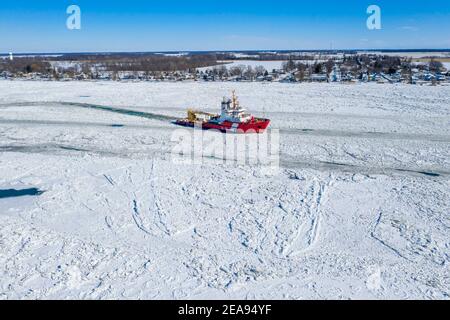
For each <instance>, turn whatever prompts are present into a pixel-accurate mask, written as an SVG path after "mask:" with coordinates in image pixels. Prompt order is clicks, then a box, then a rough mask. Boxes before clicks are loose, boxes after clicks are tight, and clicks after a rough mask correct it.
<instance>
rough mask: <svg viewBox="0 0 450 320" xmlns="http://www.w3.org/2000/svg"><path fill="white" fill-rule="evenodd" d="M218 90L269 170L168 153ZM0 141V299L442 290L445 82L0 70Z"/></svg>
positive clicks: (448, 207) (448, 108)
mask: <svg viewBox="0 0 450 320" xmlns="http://www.w3.org/2000/svg"><path fill="white" fill-rule="evenodd" d="M232 89H236V91H237V93H238V95H239V96H240V98H241V103H242V104H243V105H245V106H246V107H247V108H248V109H250V111H252V112H253V113H255V114H257V115H260V116H263V115H265V116H267V117H269V118H271V119H272V128H274V129H280V166H281V167H280V170H279V171H277V172H271V173H268V172H267V171H266V170H264V168H262V167H258V166H250V165H236V164H234V163H231V164H230V163H226V164H218V163H217V162H213V161H206V160H205V161H204V162H203V163H202V164H195V165H194V164H192V165H188V164H184V165H182V164H177V163H174V162H173V161H172V157H171V155H170V152H171V149H172V148H173V143H172V142H171V141H170V140H171V136H172V134H173V132H174V130H176V129H178V128H176V127H174V126H173V125H172V124H171V123H170V119H171V117H182V116H184V114H185V109H186V108H187V107H192V106H195V107H197V108H199V109H206V110H210V111H217V109H218V103H219V102H220V100H221V97H222V96H223V95H227V94H229V93H230V91H231V90H232ZM95 106H104V107H107V108H109V109H106V108H103V109H100V108H98V107H95ZM113 107H114V108H113ZM123 109H126V110H134V111H138V112H137V113H134V114H126V113H125V111H124V110H123ZM0 152H1V153H0V172H1V174H0V298H2V299H15V298H26V299H36V298H38V299H55V298H56V299H71V298H83V299H112V298H123V299H134V298H142V299H202V298H203V299H204V298H206V299H214V298H222V299H231V298H243V299H270V298H276V299H348V298H352V299H359V298H369V299H418V298H419V299H421V298H425V299H449V294H450V272H449V263H450V239H449V234H450V215H449V214H450V201H449V193H450V179H449V177H450V87H449V86H447V87H444V86H436V87H428V86H420V87H419V86H408V85H378V84H361V85H342V84H336V85H332V84H301V85H299V84H296V85H289V84H276V83H273V84H261V83H239V84H237V83H167V82H166V83H114V82H92V83H89V82H67V83H60V82H20V81H16V82H10V81H0ZM32 188H37V189H39V190H41V191H43V193H42V194H40V195H35V196H22V197H14V193H15V192H16V191H17V190H24V189H32ZM11 189H13V190H12V191H11ZM6 190H10V191H8V192H7V191H6ZM14 190H16V191H14Z"/></svg>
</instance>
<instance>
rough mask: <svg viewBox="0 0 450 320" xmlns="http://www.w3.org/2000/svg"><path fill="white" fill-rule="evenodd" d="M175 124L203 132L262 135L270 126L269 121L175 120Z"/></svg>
mask: <svg viewBox="0 0 450 320" xmlns="http://www.w3.org/2000/svg"><path fill="white" fill-rule="evenodd" d="M175 123H176V124H178V125H180V126H184V127H195V126H196V125H197V126H198V127H201V128H202V129H203V130H218V131H221V132H231V133H262V132H264V131H265V130H266V129H267V127H268V126H269V124H270V120H269V119H253V120H251V121H248V122H230V121H224V122H221V123H219V122H214V121H209V122H197V123H196V122H192V121H189V120H186V119H184V120H177V121H176V122H175Z"/></svg>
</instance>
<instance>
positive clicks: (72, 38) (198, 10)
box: [0, 0, 450, 53]
mask: <svg viewBox="0 0 450 320" xmlns="http://www.w3.org/2000/svg"><path fill="white" fill-rule="evenodd" d="M71 4H76V5H78V6H79V7H80V8H81V11H82V17H81V18H82V29H81V30H68V29H67V28H66V19H67V17H68V15H67V14H66V9H67V7H68V6H69V5H71ZM371 4H376V5H378V6H380V7H381V10H382V29H381V30H368V29H367V27H366V20H367V18H368V15H367V14H366V10H367V7H368V6H369V5H371ZM331 46H333V48H335V49H352V48H372V49H379V48H386V49H389V48H401V49H411V48H450V1H449V0H433V1H424V0H409V1H406V0H371V1H366V0H344V1H336V0H334V1H333V0H320V1H302V0H292V1H291V0H284V1H281V0H278V1H274V0H259V1H254V0H240V1H238V0H226V1H224V0H221V1H215V0H209V1H205V0H191V1H189V0H183V1H181V0H166V1H153V0H127V1H112V0H110V1H106V0H70V1H69V0H1V3H0V52H23V53H25V52H94V51H97V52H98V51H184V50H257V49H329V48H330V47H331Z"/></svg>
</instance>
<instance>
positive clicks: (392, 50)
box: [0, 48, 450, 55]
mask: <svg viewBox="0 0 450 320" xmlns="http://www.w3.org/2000/svg"><path fill="white" fill-rule="evenodd" d="M342 51H371V52H376V51H381V52H447V51H448V52H450V48H438V49H431V48H414V49H401V48H395V49H392V48H390V49H386V48H385V49H381V48H378V49H375V48H373V49H361V48H353V49H261V50H255V49H251V50H245V49H244V50H240V49H238V50H168V51H162V50H154V51H153V50H151V51H78V52H76V51H73V52H70V51H67V52H57V51H49V52H16V53H15V52H0V55H9V54H10V53H12V54H13V55H55V54H60V55H67V54H145V53H152V54H158V53H161V54H166V53H167V54H170V53H222V52H225V53H235V52H243V53H250V52H252V53H264V52H266V53H269V52H278V53H289V52H342Z"/></svg>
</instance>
